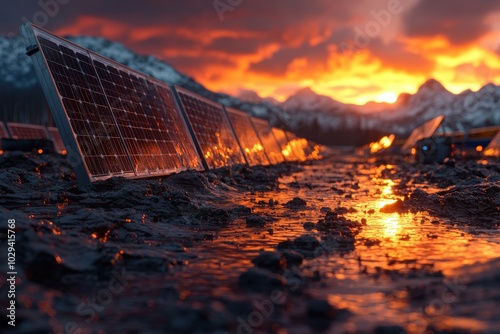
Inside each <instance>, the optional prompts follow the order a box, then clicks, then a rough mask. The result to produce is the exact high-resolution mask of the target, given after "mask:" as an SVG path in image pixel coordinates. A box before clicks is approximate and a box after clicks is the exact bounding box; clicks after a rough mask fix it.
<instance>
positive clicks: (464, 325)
mask: <svg viewBox="0 0 500 334" xmlns="http://www.w3.org/2000/svg"><path fill="white" fill-rule="evenodd" d="M0 166H1V167H0V208H1V209H0V210H1V211H0V219H1V220H2V221H3V222H6V221H7V220H8V219H15V220H16V266H17V268H16V269H17V272H18V275H17V282H16V302H17V306H18V307H17V319H16V328H15V329H14V330H13V329H12V328H11V327H10V326H8V325H7V324H6V321H3V322H2V323H1V324H0V326H1V327H0V330H1V331H2V332H5V333H10V332H12V333H82V334H83V333H500V320H499V319H500V318H499V317H498V311H497V310H498V309H499V307H500V292H499V291H500V259H499V256H498V254H500V234H499V230H500V229H499V226H500V163H499V162H498V161H495V160H482V159H468V160H465V159H464V160H457V161H456V162H454V163H447V164H442V165H438V164H435V165H416V164H415V163H413V162H411V161H408V160H405V159H402V158H396V157H393V158H370V159H366V158H359V157H355V156H343V157H330V158H326V159H324V160H322V161H314V162H309V163H305V164H301V165H300V164H283V165H279V166H268V167H254V168H248V167H244V166H235V167H233V168H224V169H219V170H215V171H211V172H205V173H199V172H194V171H188V172H183V173H179V174H176V175H171V176H169V177H164V178H154V179H147V180H125V179H120V178H117V179H111V180H107V181H101V182H97V183H95V184H93V185H92V186H91V187H89V188H86V189H82V188H79V187H78V185H77V182H76V180H75V177H74V174H73V172H72V169H71V167H70V165H69V164H68V163H67V162H66V161H65V159H64V157H61V156H57V155H31V154H9V155H3V156H0ZM0 226H1V227H0V234H3V235H6V234H7V226H6V224H5V223H2V224H1V225H0ZM2 245H4V246H5V243H4V242H2ZM3 253H4V254H6V250H5V247H4V250H3ZM2 256H3V257H4V256H5V255H2ZM4 259H5V257H4ZM2 261H4V260H2ZM5 262H6V261H5ZM2 275H3V276H5V272H2ZM5 282H6V277H2V280H1V283H0V284H1V285H0V293H1V295H2V296H4V295H6V294H7V289H8V287H7V284H6V283H5ZM0 303H1V305H0V306H1V307H2V308H4V307H7V302H6V299H4V298H2V299H0Z"/></svg>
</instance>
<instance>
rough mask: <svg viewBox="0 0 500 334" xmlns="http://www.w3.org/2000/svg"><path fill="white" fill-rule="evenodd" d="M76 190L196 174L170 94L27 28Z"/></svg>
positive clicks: (194, 156)
mask: <svg viewBox="0 0 500 334" xmlns="http://www.w3.org/2000/svg"><path fill="white" fill-rule="evenodd" d="M22 32H23V35H24V37H25V39H26V41H27V44H28V49H30V48H31V49H32V50H33V49H34V48H35V47H38V48H39V50H40V51H41V52H36V49H35V51H34V52H32V53H33V55H32V58H33V60H34V63H35V69H36V70H37V74H38V76H39V79H40V81H41V83H42V87H43V89H44V93H45V95H46V97H47V100H48V102H49V105H50V106H51V110H52V112H53V114H54V120H55V122H56V124H57V128H58V129H59V130H60V132H61V136H62V138H63V141H64V145H65V147H66V149H67V150H68V155H72V156H73V157H74V155H75V154H76V155H78V156H79V157H80V159H76V161H75V159H73V165H74V168H75V172H76V173H77V176H79V177H80V178H82V180H84V182H83V183H88V182H89V181H90V182H92V181H96V180H100V179H106V178H109V177H112V176H123V177H129V178H137V177H146V176H153V175H167V174H170V173H172V172H176V171H180V170H185V169H189V168H193V169H200V168H201V160H200V159H199V157H198V156H197V154H196V151H195V147H194V144H193V142H192V141H191V139H190V136H189V133H188V129H187V127H186V124H185V123H184V121H183V118H182V116H181V114H180V111H179V110H178V109H177V107H176V104H175V100H174V97H173V94H172V91H171V90H170V87H169V86H168V85H166V84H165V83H163V82H160V81H158V80H155V79H153V78H150V77H147V76H144V75H143V74H140V73H138V72H135V71H133V70H131V69H129V68H127V67H125V66H123V65H121V64H119V63H116V62H114V61H111V60H109V59H107V58H104V57H102V56H100V55H97V54H95V53H93V52H91V51H89V50H87V49H84V48H82V47H80V46H77V45H75V44H73V43H71V42H68V41H66V40H64V39H62V38H59V37H57V36H54V35H52V34H50V33H48V32H47V31H45V30H42V29H40V28H37V27H35V26H33V25H30V24H28V25H25V26H23V27H22Z"/></svg>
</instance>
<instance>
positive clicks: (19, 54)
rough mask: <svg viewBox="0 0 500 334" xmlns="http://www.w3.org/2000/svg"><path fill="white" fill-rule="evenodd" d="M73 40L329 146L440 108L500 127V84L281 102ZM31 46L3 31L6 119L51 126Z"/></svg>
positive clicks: (106, 44)
mask: <svg viewBox="0 0 500 334" xmlns="http://www.w3.org/2000/svg"><path fill="white" fill-rule="evenodd" d="M68 39H70V40H71V41H72V42H74V43H76V44H78V45H81V46H83V47H85V48H88V49H90V50H92V51H95V52H97V53H99V54H102V55H104V56H106V57H108V58H111V59H113V60H115V61H118V62H120V63H122V64H124V65H126V66H129V67H131V68H133V69H135V70H137V71H139V72H142V73H144V74H146V75H149V76H152V77H154V78H156V79H159V80H161V81H164V82H166V83H168V84H171V85H179V86H181V87H184V88H187V89H189V90H191V91H193V92H196V93H198V94H200V95H202V96H204V97H207V98H209V99H211V100H214V101H217V102H219V103H221V104H223V105H226V106H230V107H234V108H237V109H240V110H243V111H245V112H247V113H249V114H250V115H252V116H256V117H260V118H264V119H267V120H269V121H270V122H271V123H272V124H273V125H275V126H280V127H285V128H287V129H288V130H291V131H293V132H296V133H297V134H298V135H300V136H303V137H306V138H310V139H312V140H314V141H317V142H320V143H324V144H340V145H361V144H364V143H366V142H368V141H371V140H374V139H377V138H378V137H380V136H381V135H385V134H389V133H395V134H396V135H398V136H400V137H402V136H405V135H407V134H408V133H409V132H411V130H412V129H414V128H415V127H416V126H419V125H421V124H422V123H424V122H425V121H427V120H429V119H431V118H433V117H436V116H438V115H441V114H444V115H446V121H445V126H446V127H447V128H448V129H449V130H464V129H471V128H476V127H482V126H491V125H500V87H499V86H496V85H494V84H488V85H486V86H484V87H483V88H482V89H480V90H479V91H477V92H473V91H470V90H467V91H464V92H462V93H460V94H458V95H456V94H453V93H451V92H449V91H448V90H447V89H446V88H445V87H444V86H443V85H442V84H441V83H439V82H438V81H436V80H434V79H430V80H428V81H427V82H425V83H424V84H423V85H422V86H421V87H420V88H419V90H418V91H417V92H416V93H415V94H413V95H412V94H406V93H404V94H401V95H400V96H399V98H398V100H397V101H396V102H395V103H394V104H387V103H375V102H370V103H368V104H366V105H364V106H358V105H352V104H344V103H341V102H339V101H336V100H334V99H332V98H331V97H328V96H322V95H319V94H316V93H315V92H314V90H313V88H304V89H302V90H300V91H298V92H296V93H295V94H294V95H293V96H290V97H289V98H288V99H287V100H286V101H285V102H282V103H280V102H278V101H276V100H275V99H273V98H261V97H259V95H258V94H257V93H255V92H253V91H250V90H243V91H240V94H239V95H238V97H233V96H229V95H227V94H221V93H216V92H212V91H210V90H208V89H207V88H205V87H204V86H203V85H201V84H200V83H198V82H196V81H195V80H194V79H193V78H191V77H189V76H187V75H184V74H182V73H180V72H179V71H177V70H176V69H175V68H174V67H172V66H171V65H169V64H167V63H166V62H164V61H162V60H160V59H158V58H156V57H153V56H147V55H146V56H145V55H139V54H137V53H135V52H133V51H131V50H129V49H127V48H126V47H124V46H123V45H122V44H119V43H116V42H112V41H109V40H106V39H103V38H96V37H86V36H77V37H68ZM25 52H26V49H25V45H24V41H23V40H22V38H20V37H17V38H16V37H14V38H12V37H11V38H8V37H0V55H2V56H1V57H0V102H1V103H0V120H3V121H15V122H29V123H40V124H50V123H51V122H52V120H51V115H50V111H49V110H48V107H47V105H46V103H45V99H44V96H43V93H42V91H41V88H40V85H39V84H38V80H37V77H36V74H35V71H34V68H33V64H32V62H31V60H30V59H29V57H27V56H26V55H25ZM242 82H244V79H242Z"/></svg>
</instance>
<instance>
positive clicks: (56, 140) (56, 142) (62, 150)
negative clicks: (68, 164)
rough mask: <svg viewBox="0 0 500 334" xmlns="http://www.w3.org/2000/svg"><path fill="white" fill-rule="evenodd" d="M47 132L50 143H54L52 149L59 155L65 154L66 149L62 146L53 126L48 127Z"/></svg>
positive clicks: (61, 140) (58, 134)
mask: <svg viewBox="0 0 500 334" xmlns="http://www.w3.org/2000/svg"><path fill="white" fill-rule="evenodd" d="M47 131H49V134H50V137H51V139H52V142H53V143H54V148H55V150H56V151H57V153H59V154H65V153H67V151H66V147H65V146H64V142H63V139H62V137H61V134H60V133H59V130H58V129H57V128H56V127H55V126H48V127H47Z"/></svg>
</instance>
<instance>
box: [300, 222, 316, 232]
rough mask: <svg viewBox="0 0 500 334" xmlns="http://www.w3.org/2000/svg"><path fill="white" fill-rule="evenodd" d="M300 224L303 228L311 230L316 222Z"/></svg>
mask: <svg viewBox="0 0 500 334" xmlns="http://www.w3.org/2000/svg"><path fill="white" fill-rule="evenodd" d="M302 226H303V227H304V230H306V231H312V230H313V229H314V227H316V224H314V223H313V222H305V223H304V225H302Z"/></svg>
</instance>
